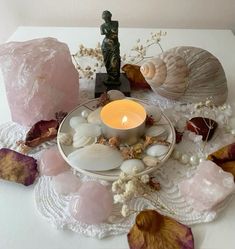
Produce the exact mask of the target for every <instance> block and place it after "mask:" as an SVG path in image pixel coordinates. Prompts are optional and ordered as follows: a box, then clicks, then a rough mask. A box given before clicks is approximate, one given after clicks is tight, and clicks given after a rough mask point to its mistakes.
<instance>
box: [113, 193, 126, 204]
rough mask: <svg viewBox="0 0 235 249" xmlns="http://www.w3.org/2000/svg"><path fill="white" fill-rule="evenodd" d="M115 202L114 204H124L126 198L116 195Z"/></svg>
mask: <svg viewBox="0 0 235 249" xmlns="http://www.w3.org/2000/svg"><path fill="white" fill-rule="evenodd" d="M113 201H114V203H124V202H125V197H124V196H123V195H122V194H118V195H114V196H113Z"/></svg>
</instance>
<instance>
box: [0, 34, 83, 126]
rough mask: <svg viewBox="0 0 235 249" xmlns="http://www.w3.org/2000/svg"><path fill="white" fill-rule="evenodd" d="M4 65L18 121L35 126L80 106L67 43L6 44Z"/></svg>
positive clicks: (0, 61) (1, 53) (0, 55)
mask: <svg viewBox="0 0 235 249" xmlns="http://www.w3.org/2000/svg"><path fill="white" fill-rule="evenodd" d="M0 66H1V70H2V72H3V77H4V82H5V88H6V94H7V98H8V103H9V106H10V110H11V116H12V120H13V121H14V122H17V123H19V124H22V125H25V126H32V125H33V124H34V123H36V122H38V121H40V120H50V119H53V118H54V115H55V113H56V112H58V111H64V112H68V111H70V110H72V109H73V108H75V107H76V106H77V105H78V103H79V99H78V95H79V76H78V73H77V70H76V69H75V67H74V65H73V63H72V60H71V55H70V52H69V48H68V46H67V45H66V44H65V43H62V42H59V41H58V40H56V39H54V38H41V39H34V40H30V41H25V42H9V43H6V44H3V45H1V46H0Z"/></svg>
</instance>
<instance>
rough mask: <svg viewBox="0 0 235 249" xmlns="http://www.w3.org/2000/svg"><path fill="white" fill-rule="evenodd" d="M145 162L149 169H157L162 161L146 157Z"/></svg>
mask: <svg viewBox="0 0 235 249" xmlns="http://www.w3.org/2000/svg"><path fill="white" fill-rule="evenodd" d="M143 162H144V164H145V165H147V166H148V167H156V166H157V165H158V164H159V162H160V160H159V159H158V158H156V157H153V156H145V157H144V158H143Z"/></svg>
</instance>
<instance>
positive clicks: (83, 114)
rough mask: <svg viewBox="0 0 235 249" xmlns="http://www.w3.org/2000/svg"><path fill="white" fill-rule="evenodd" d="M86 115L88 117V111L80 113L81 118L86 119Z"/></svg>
mask: <svg viewBox="0 0 235 249" xmlns="http://www.w3.org/2000/svg"><path fill="white" fill-rule="evenodd" d="M88 115H89V113H88V111H86V110H84V111H82V112H81V116H82V117H83V118H87V117H88Z"/></svg>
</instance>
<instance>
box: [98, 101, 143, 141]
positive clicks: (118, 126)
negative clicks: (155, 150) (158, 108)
mask: <svg viewBox="0 0 235 249" xmlns="http://www.w3.org/2000/svg"><path fill="white" fill-rule="evenodd" d="M100 117H101V120H102V130H103V133H104V135H105V136H106V137H107V138H110V137H118V138H120V139H121V141H122V142H123V143H128V144H133V143H135V142H136V141H137V140H138V138H139V137H140V136H142V135H143V134H144V129H145V119H146V111H145V109H144V107H143V106H142V105H141V104H139V103H137V102H135V101H133V100H129V99H122V100H116V101H112V102H110V103H109V104H107V105H105V106H104V107H103V108H102V110H101V113H100Z"/></svg>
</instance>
